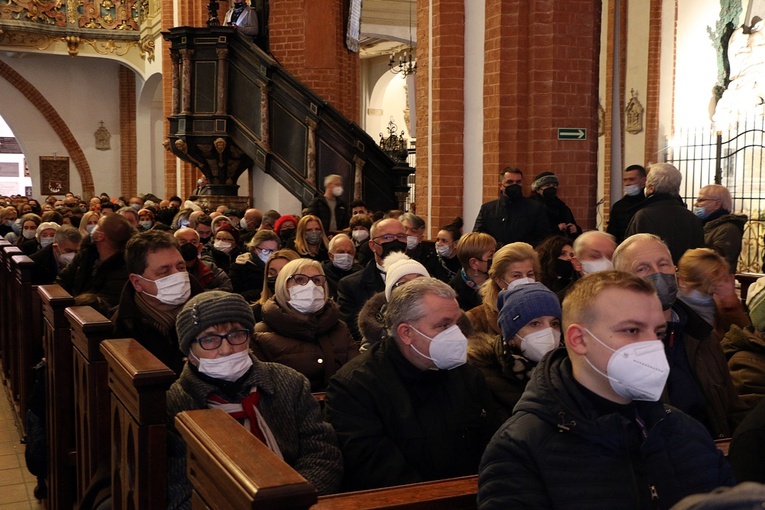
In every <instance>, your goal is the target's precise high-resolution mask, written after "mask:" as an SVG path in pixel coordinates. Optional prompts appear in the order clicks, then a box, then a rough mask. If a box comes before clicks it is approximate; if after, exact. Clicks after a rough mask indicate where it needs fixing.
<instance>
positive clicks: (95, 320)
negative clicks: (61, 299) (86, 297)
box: [66, 306, 113, 501]
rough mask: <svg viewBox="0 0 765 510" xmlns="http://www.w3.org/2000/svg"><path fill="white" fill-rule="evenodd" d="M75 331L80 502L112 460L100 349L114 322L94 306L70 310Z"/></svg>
mask: <svg viewBox="0 0 765 510" xmlns="http://www.w3.org/2000/svg"><path fill="white" fill-rule="evenodd" d="M66 316H67V319H68V320H69V324H70V325H71V328H72V346H73V355H72V359H73V367H72V370H73V379H74V420H75V422H74V423H75V438H76V450H77V501H80V500H81V499H82V496H83V494H84V493H85V490H86V489H87V488H88V486H89V485H90V482H91V481H92V480H93V477H94V475H95V472H96V470H97V469H98V466H99V464H100V463H102V462H107V461H108V459H109V453H110V451H109V385H108V382H107V380H108V379H107V377H108V367H107V365H106V360H105V359H104V356H103V354H101V351H100V350H99V346H100V344H101V342H102V341H103V340H105V339H106V338H109V336H111V334H112V329H113V327H112V323H111V321H110V320H109V319H107V318H106V317H104V316H103V315H101V314H100V313H98V312H97V311H96V310H95V309H93V308H91V307H90V306H72V307H69V308H67V309H66Z"/></svg>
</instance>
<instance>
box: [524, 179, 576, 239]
mask: <svg viewBox="0 0 765 510" xmlns="http://www.w3.org/2000/svg"><path fill="white" fill-rule="evenodd" d="M559 184H560V182H559V181H558V176H557V175H555V174H554V173H552V172H542V173H541V174H539V175H537V176H536V177H535V178H534V182H533V183H531V191H533V192H534V195H532V197H531V199H532V200H535V201H537V202H538V203H540V204H541V205H543V206H544V208H545V212H547V220H548V221H549V222H550V229H552V231H553V232H556V233H557V232H560V233H561V234H562V235H564V236H566V237H568V238H569V239H576V237H577V236H578V235H579V234H581V233H582V227H580V226H579V225H577V224H576V220H575V219H574V215H573V213H572V212H571V209H570V208H569V206H567V205H566V203H565V202H564V201H563V200H561V199H560V198H558V185H559Z"/></svg>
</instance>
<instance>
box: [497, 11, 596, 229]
mask: <svg viewBox="0 0 765 510" xmlns="http://www.w3.org/2000/svg"><path fill="white" fill-rule="evenodd" d="M600 4H601V2H599V1H597V0H570V1H568V2H556V1H554V0H487V2H486V36H485V38H486V40H485V47H486V54H485V63H484V80H485V86H484V93H485V94H484V96H485V99H484V101H485V108H484V119H485V120H484V199H485V200H492V199H495V198H496V197H497V182H498V178H497V176H498V174H499V170H501V168H502V167H504V166H506V165H513V166H518V167H520V168H521V170H523V172H524V176H525V182H526V183H527V184H529V183H530V182H531V180H532V179H533V177H534V175H536V174H538V173H540V172H544V171H553V172H555V173H556V174H557V175H558V177H559V179H560V182H561V189H560V196H561V198H562V199H563V200H564V201H566V203H568V205H569V206H570V207H571V209H572V210H573V213H574V217H575V218H576V219H577V222H578V223H579V224H581V225H582V226H583V227H585V228H592V227H594V226H595V201H596V200H595V194H596V189H597V107H598V99H597V98H598V94H597V91H598V54H599V49H600V41H599V35H600V12H601V11H600V9H601V7H600ZM558 128H585V129H587V139H586V140H583V141H582V140H576V141H569V140H566V141H559V140H558V139H557V130H558Z"/></svg>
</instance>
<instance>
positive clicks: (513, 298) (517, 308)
mask: <svg viewBox="0 0 765 510" xmlns="http://www.w3.org/2000/svg"><path fill="white" fill-rule="evenodd" d="M497 308H498V309H499V317H498V318H497V324H498V325H499V327H500V329H502V336H503V337H504V338H505V340H507V341H509V340H510V339H511V338H513V337H514V336H515V334H516V333H518V331H520V329H521V328H522V327H523V326H525V325H526V324H528V323H529V322H530V321H532V320H533V319H536V318H537V317H542V316H544V315H550V316H552V317H557V318H558V319H560V317H561V309H560V301H558V296H556V295H555V293H554V292H552V291H551V290H550V289H548V288H547V287H545V286H544V285H542V284H541V283H539V282H534V283H526V284H521V285H517V286H516V287H515V288H513V289H509V290H503V291H502V292H500V293H499V297H498V298H497Z"/></svg>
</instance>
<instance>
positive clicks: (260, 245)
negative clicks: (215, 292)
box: [228, 230, 281, 302]
mask: <svg viewBox="0 0 765 510" xmlns="http://www.w3.org/2000/svg"><path fill="white" fill-rule="evenodd" d="M280 242H281V240H280V239H279V236H278V235H276V232H274V231H273V230H258V232H257V233H256V234H255V235H254V236H253V238H252V239H251V240H250V242H249V243H247V251H246V252H244V253H242V254H241V255H239V256H238V257H237V258H236V261H235V262H234V263H233V264H231V269H230V270H229V272H228V276H229V277H230V278H231V283H232V284H233V285H234V292H236V293H237V294H241V295H242V296H243V297H244V299H246V300H247V301H249V302H252V301H257V300H258V299H260V292H261V290H262V289H263V278H264V277H265V269H266V262H268V259H269V258H271V256H272V255H273V254H274V253H276V251H277V250H278V249H279V244H280Z"/></svg>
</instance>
